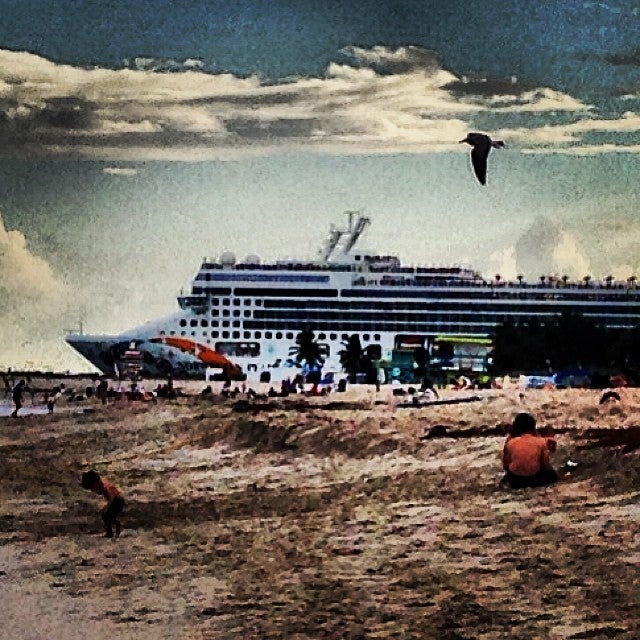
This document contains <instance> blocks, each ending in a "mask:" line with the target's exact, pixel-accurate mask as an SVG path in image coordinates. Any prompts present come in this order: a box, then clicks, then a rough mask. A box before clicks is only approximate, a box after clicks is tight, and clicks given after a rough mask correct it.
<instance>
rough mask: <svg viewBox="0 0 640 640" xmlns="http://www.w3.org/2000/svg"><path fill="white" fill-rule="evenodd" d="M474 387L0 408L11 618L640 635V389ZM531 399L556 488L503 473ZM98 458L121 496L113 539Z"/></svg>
mask: <svg viewBox="0 0 640 640" xmlns="http://www.w3.org/2000/svg"><path fill="white" fill-rule="evenodd" d="M447 393H449V395H453V394H454V393H455V392H447ZM480 393H481V394H482V400H480V401H478V402H473V403H467V404H452V405H445V406H439V407H421V408H399V407H397V406H396V404H397V403H396V402H393V401H392V398H391V397H390V390H389V389H387V388H384V387H383V389H382V390H381V391H380V392H379V393H377V394H376V393H375V391H374V390H373V389H372V388H368V387H352V388H350V389H349V390H348V391H347V393H345V394H331V395H330V396H328V397H326V398H307V397H300V396H290V397H288V398H271V399H268V400H267V399H261V400H255V401H247V400H246V399H244V398H236V399H223V398H221V397H220V396H218V395H214V396H213V397H210V398H201V397H198V396H192V397H186V398H177V399H174V400H159V401H158V402H157V403H151V402H150V403H139V402H128V401H124V402H116V403H111V404H109V405H107V406H106V407H104V406H102V405H101V404H99V403H97V402H94V401H84V402H83V403H79V404H77V405H74V406H73V407H65V406H62V405H61V406H58V407H56V411H55V413H54V414H53V415H41V414H34V415H26V416H24V417H20V418H18V419H11V418H9V417H0V476H1V477H2V483H1V485H0V486H1V498H2V500H1V503H0V504H1V507H0V618H1V619H2V630H1V631H0V637H3V638H19V639H31V638H33V639H34V640H35V639H36V638H37V639H42V638H46V639H47V640H58V639H60V640H62V639H67V638H72V639H73V638H85V637H92V638H94V639H95V640H100V639H102V638H105V639H106V638H125V637H126V638H131V637H136V638H138V639H139V640H143V639H146V638H149V639H151V638H155V639H157V638H273V639H276V638H291V639H296V640H303V639H304V640H312V639H316V638H331V639H334V638H335V639H341V638H345V639H350V640H356V639H364V638H398V639H401V638H402V639H404V638H439V639H446V640H454V639H462V638H465V639H471V638H478V639H487V640H489V639H491V640H495V639H496V638H519V639H526V638H547V639H561V638H567V639H569V638H571V639H576V640H577V639H578V638H614V637H615V638H624V639H629V640H632V639H636V638H638V637H640V584H639V581H638V564H639V563H640V553H639V549H640V528H639V520H640V508H639V507H638V498H639V496H640V485H639V475H640V460H639V457H638V452H639V451H640V448H636V447H638V446H639V445H640V431H639V429H638V425H640V390H636V389H625V390H623V391H622V394H621V395H622V401H621V402H620V403H618V402H612V403H609V404H606V405H602V406H600V405H599V404H598V400H599V398H600V395H601V392H599V391H595V390H593V391H592V390H539V391H538V390H531V391H527V392H526V394H525V395H524V397H520V395H519V392H518V391H517V390H505V391H502V390H490V391H482V392H480ZM523 410H524V411H530V412H532V413H533V414H534V415H535V416H536V417H537V419H538V425H539V426H547V425H548V426H551V427H553V428H554V430H555V432H556V434H557V438H558V450H557V451H556V452H555V454H554V457H553V462H554V465H555V467H556V468H557V469H558V471H559V473H560V478H561V479H560V482H559V483H558V484H557V485H555V486H552V487H548V488H543V489H525V490H520V491H512V490H507V489H504V488H502V487H501V486H499V484H498V483H499V480H500V478H501V476H502V470H501V466H500V460H499V454H500V451H501V449H502V444H503V441H504V431H505V427H506V425H507V424H509V423H510V422H511V420H512V419H513V417H514V416H515V415H516V413H518V412H519V411H523ZM436 425H442V426H441V427H439V428H438V429H437V430H435V431H434V432H433V433H434V434H437V436H436V437H425V436H427V435H428V434H429V432H430V431H431V429H432V428H433V427H434V426H436ZM569 460H570V461H571V462H572V463H577V466H567V461H569ZM88 468H95V469H96V470H97V471H98V472H99V473H101V474H102V475H103V476H104V477H106V478H108V479H110V480H112V481H113V482H115V483H116V484H117V485H118V486H119V487H120V488H121V489H122V491H123V493H124V495H125V498H126V500H127V506H126V510H125V513H124V515H123V526H124V530H123V534H122V537H121V538H120V539H119V540H108V539H105V538H104V537H103V535H102V529H101V522H100V519H99V516H98V510H99V508H100V506H101V504H102V502H101V499H100V498H99V497H98V496H95V495H94V494H91V493H89V492H86V491H83V490H82V489H81V488H80V487H79V478H80V474H81V472H82V471H83V470H86V469H88Z"/></svg>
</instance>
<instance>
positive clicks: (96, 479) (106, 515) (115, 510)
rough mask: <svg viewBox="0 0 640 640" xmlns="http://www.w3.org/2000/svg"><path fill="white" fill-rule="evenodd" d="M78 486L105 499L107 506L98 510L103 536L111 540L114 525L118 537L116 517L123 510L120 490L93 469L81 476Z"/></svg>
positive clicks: (118, 526)
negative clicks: (102, 526) (102, 523)
mask: <svg viewBox="0 0 640 640" xmlns="http://www.w3.org/2000/svg"><path fill="white" fill-rule="evenodd" d="M80 486H81V487H82V488H83V489H87V490H89V491H93V492H94V493H97V494H98V495H100V496H103V497H104V498H106V499H107V504H105V506H104V507H103V508H102V509H101V510H100V515H101V516H102V521H103V522H104V530H105V536H106V537H107V538H113V525H115V529H116V538H118V537H120V531H121V525H120V520H119V518H118V516H119V515H120V514H121V513H122V509H123V508H124V498H123V497H122V493H120V489H118V487H116V486H115V485H114V484H112V483H111V482H109V481H108V480H104V479H102V478H101V477H100V476H99V475H98V473H97V472H96V471H94V470H93V469H91V471H85V472H84V473H83V474H82V480H81V481H80Z"/></svg>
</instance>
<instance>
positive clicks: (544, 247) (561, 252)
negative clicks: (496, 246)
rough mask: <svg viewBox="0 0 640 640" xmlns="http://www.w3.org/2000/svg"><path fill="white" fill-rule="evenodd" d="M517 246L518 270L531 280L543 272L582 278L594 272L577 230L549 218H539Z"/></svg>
mask: <svg viewBox="0 0 640 640" xmlns="http://www.w3.org/2000/svg"><path fill="white" fill-rule="evenodd" d="M514 248H515V261H516V265H517V271H518V272H519V273H522V274H524V275H525V277H526V278H527V279H529V280H537V279H538V278H539V277H540V276H542V275H545V276H548V275H554V276H558V277H562V276H564V275H567V276H569V277H570V278H572V279H574V280H579V279H581V278H583V277H584V276H585V275H587V274H591V273H592V271H591V264H590V261H589V258H588V256H587V252H586V250H585V249H584V247H583V246H582V244H581V242H580V240H579V239H578V237H577V236H576V235H575V233H574V232H573V231H571V230H568V229H565V228H563V227H562V225H560V224H559V223H557V222H554V221H553V220H550V219H549V218H545V217H539V218H538V219H536V220H535V221H534V223H533V224H532V225H531V227H529V229H527V230H526V231H525V232H524V233H523V234H522V236H521V237H520V238H519V240H518V241H517V242H516V244H515V247H514Z"/></svg>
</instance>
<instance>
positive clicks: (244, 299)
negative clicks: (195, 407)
mask: <svg viewBox="0 0 640 640" xmlns="http://www.w3.org/2000/svg"><path fill="white" fill-rule="evenodd" d="M348 213H349V222H348V225H347V226H346V228H344V229H338V228H335V227H332V228H331V230H330V233H329V235H328V237H327V239H326V241H325V243H324V245H323V246H322V248H321V249H320V251H319V253H318V256H317V258H316V259H314V260H309V261H301V260H278V261H275V262H265V263H262V262H261V260H260V259H259V258H258V257H257V256H248V257H247V258H245V259H244V260H242V261H237V260H236V258H235V256H234V255H233V254H232V253H230V252H225V253H223V254H222V255H221V256H220V257H219V259H217V260H215V261H210V260H206V259H205V260H204V261H203V262H202V264H201V266H200V269H199V270H198V272H197V274H196V276H195V278H194V279H193V281H192V283H191V287H190V291H189V293H188V294H186V295H181V296H179V297H178V304H179V307H180V310H179V311H178V312H177V313H175V314H173V315H171V316H169V317H165V318H162V319H160V320H157V321H153V322H149V323H147V324H145V325H142V326H140V327H137V328H135V329H132V330H129V331H125V332H123V333H122V334H119V335H117V336H88V335H78V334H72V335H69V336H68V337H67V341H68V343H69V344H70V345H71V346H73V347H74V348H75V349H77V350H78V351H79V352H80V353H81V354H82V355H83V356H84V357H85V358H87V359H88V360H89V361H90V362H91V363H92V364H93V365H95V366H96V367H97V368H98V369H100V370H101V371H103V372H104V373H107V374H113V373H117V370H118V360H119V358H120V357H121V354H122V353H124V351H126V349H128V348H129V347H130V346H131V343H133V344H134V346H135V348H136V349H138V350H140V351H141V352H142V353H143V361H144V372H145V373H146V374H147V375H151V376H155V375H166V374H168V373H172V374H173V375H175V376H183V375H188V376H202V375H204V371H205V369H206V368H207V367H214V368H219V369H220V370H221V371H222V372H223V373H224V375H229V376H235V375H241V372H242V374H246V375H247V377H248V378H249V379H260V378H261V377H262V378H263V379H264V377H265V373H268V377H269V378H270V379H271V380H279V379H284V378H287V377H292V376H294V375H295V374H296V373H297V372H299V369H298V364H297V363H296V362H295V360H294V359H293V358H292V356H291V350H292V347H294V346H295V344H296V342H295V341H296V336H297V335H298V334H299V332H300V331H301V330H302V329H304V328H305V327H310V328H311V329H312V330H313V331H314V333H315V338H316V339H317V341H318V342H319V344H320V347H321V351H322V353H323V355H324V357H325V364H324V370H325V371H335V372H339V371H340V370H341V366H340V355H339V354H340V351H341V350H343V349H344V343H346V341H347V340H348V339H349V337H350V336H351V335H353V334H357V335H358V336H359V338H360V341H361V344H362V346H363V348H364V349H365V350H366V351H367V353H368V354H369V355H370V356H371V358H372V359H375V360H381V359H382V360H390V359H391V357H392V354H393V353H394V352H395V351H398V350H403V349H404V350H413V349H415V348H417V347H418V346H424V347H425V348H427V349H429V350H430V351H432V347H433V346H434V344H437V343H438V342H441V343H446V342H447V341H449V342H450V343H457V344H464V343H466V344H468V345H486V344H487V343H488V342H489V338H490V336H491V334H492V332H493V330H494V328H495V327H496V326H497V325H498V324H500V323H502V322H503V321H504V320H505V319H509V318H510V319H512V320H514V321H521V320H524V319H527V320H531V319H532V318H537V319H538V320H539V321H541V322H544V320H545V318H547V319H548V318H550V317H552V316H557V315H559V314H561V313H563V312H566V311H569V312H576V313H580V314H582V315H583V316H585V317H591V318H594V319H596V320H597V321H598V322H599V323H601V324H603V325H605V326H607V327H610V328H618V329H622V328H632V327H635V326H637V325H638V324H640V289H638V288H636V284H635V280H633V279H630V280H629V281H627V282H624V283H620V282H616V281H614V280H613V279H611V278H610V279H607V280H606V281H602V282H595V281H591V280H589V279H588V278H585V280H584V281H581V282H579V283H572V282H569V281H568V279H567V278H564V279H562V278H560V279H558V278H544V277H543V278H541V279H540V280H539V281H538V282H535V283H527V282H524V281H523V280H520V281H517V282H508V281H503V280H501V279H499V278H496V279H494V280H491V281H489V280H486V279H484V278H483V277H482V276H481V275H480V274H479V273H478V272H476V271H474V270H473V269H471V268H468V267H462V266H408V265H404V264H403V263H402V262H401V261H400V259H399V258H398V257H397V256H393V255H384V254H378V253H375V252H367V251H361V250H359V249H358V248H357V244H358V241H359V239H360V237H361V236H362V234H363V233H364V231H365V230H366V228H367V227H368V225H369V224H370V220H369V218H367V217H364V216H363V215H361V214H360V213H359V212H348ZM486 352H487V349H486V347H484V348H479V349H478V350H477V357H476V358H475V361H474V362H473V363H472V364H473V366H475V367H476V368H478V367H480V368H481V366H482V365H481V361H482V359H483V358H484V357H485V356H486Z"/></svg>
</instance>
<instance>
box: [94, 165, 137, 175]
mask: <svg viewBox="0 0 640 640" xmlns="http://www.w3.org/2000/svg"><path fill="white" fill-rule="evenodd" d="M102 172H103V173H106V174H108V175H111V176H123V177H126V178H130V177H132V176H135V175H138V170H137V169H134V168H133V167H105V168H104V169H103V170H102Z"/></svg>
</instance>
